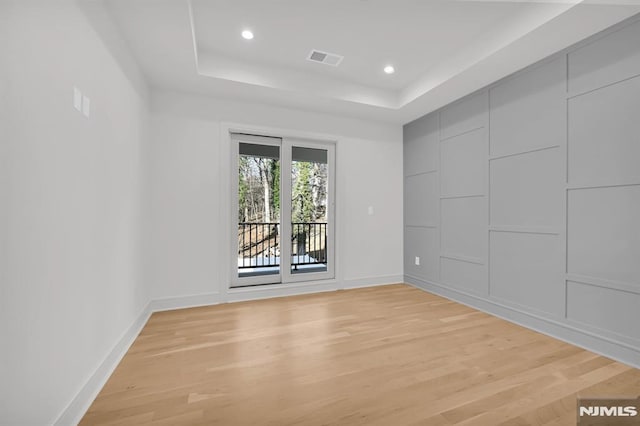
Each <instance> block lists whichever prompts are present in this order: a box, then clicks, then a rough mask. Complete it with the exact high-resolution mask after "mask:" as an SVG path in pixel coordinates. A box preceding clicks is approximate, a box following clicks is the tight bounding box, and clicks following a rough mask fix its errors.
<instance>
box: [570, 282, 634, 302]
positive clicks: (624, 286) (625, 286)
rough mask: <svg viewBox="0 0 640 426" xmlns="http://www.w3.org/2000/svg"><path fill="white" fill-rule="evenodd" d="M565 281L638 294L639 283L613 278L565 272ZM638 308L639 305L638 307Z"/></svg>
mask: <svg viewBox="0 0 640 426" xmlns="http://www.w3.org/2000/svg"><path fill="white" fill-rule="evenodd" d="M567 281H573V282H577V283H580V284H586V285H592V286H596V287H601V288H606V289H611V290H618V291H625V292H628V293H633V294H640V283H636V284H634V283H626V282H622V281H615V280H605V279H602V278H595V277H588V276H585V275H580V274H567ZM638 309H640V307H638Z"/></svg>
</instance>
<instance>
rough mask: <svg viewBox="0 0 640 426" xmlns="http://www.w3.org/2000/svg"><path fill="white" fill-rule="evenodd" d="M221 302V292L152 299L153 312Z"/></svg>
mask: <svg viewBox="0 0 640 426" xmlns="http://www.w3.org/2000/svg"><path fill="white" fill-rule="evenodd" d="M220 302H221V297H220V293H218V292H215V293H204V294H191V295H188V296H179V297H166V298H162V299H153V300H152V301H151V312H163V311H173V310H175V309H186V308H197V307H199V306H212V305H217V304H219V303H220Z"/></svg>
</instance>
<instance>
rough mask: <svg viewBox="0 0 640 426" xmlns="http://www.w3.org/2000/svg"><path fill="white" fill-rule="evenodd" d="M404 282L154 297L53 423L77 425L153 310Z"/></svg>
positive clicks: (387, 279)
mask: <svg viewBox="0 0 640 426" xmlns="http://www.w3.org/2000/svg"><path fill="white" fill-rule="evenodd" d="M401 282H403V277H402V275H388V276H381V277H369V278H358V279H350V280H345V281H344V282H343V283H342V284H340V283H339V282H338V281H336V280H330V281H324V282H322V281H318V282H307V283H295V284H283V285H274V286H272V287H245V288H238V289H231V290H229V291H228V292H227V294H221V293H218V292H216V293H205V294H195V295H188V296H180V297H169V298H162V299H154V300H152V301H151V302H149V303H148V304H147V306H146V307H145V308H144V310H143V311H142V312H141V313H140V315H139V316H138V318H137V319H136V320H135V321H134V323H133V324H132V325H131V327H129V329H128V330H127V331H126V332H125V333H124V335H123V336H122V337H121V338H120V340H119V341H118V343H116V345H115V346H114V348H113V349H112V350H111V352H109V354H108V355H107V356H106V358H105V359H104V361H103V362H102V363H101V364H100V366H99V367H98V368H97V369H96V371H95V372H94V373H93V375H92V376H91V377H90V378H89V380H88V381H87V383H85V385H84V386H83V387H82V389H81V390H80V391H79V392H78V394H77V395H76V396H75V397H74V398H73V400H72V401H71V403H70V404H69V405H68V406H67V408H66V409H65V410H64V411H63V412H62V414H61V415H60V416H59V417H58V419H57V420H56V422H55V423H54V425H55V426H73V425H77V424H78V423H79V422H80V420H81V419H82V417H83V416H84V414H85V413H86V412H87V410H88V409H89V407H90V406H91V404H92V403H93V400H94V399H95V398H96V396H98V393H100V390H101V389H102V387H103V386H104V385H105V383H106V382H107V380H108V379H109V377H110V376H111V374H113V372H114V371H115V369H116V367H117V366H118V364H119V363H120V361H121V360H122V358H123V357H124V355H125V354H126V353H127V351H128V350H129V347H130V346H131V344H132V343H133V342H134V341H135V339H136V337H138V334H140V332H141V331H142V328H143V327H144V326H145V324H146V323H147V321H148V320H149V317H150V316H151V314H152V313H154V312H162V311H169V310H174V309H185V308H193V307H198V306H211V305H217V304H219V303H227V302H242V301H248V300H258V299H267V298H272V297H285V296H295V295H301V294H310V293H320V292H327V291H336V290H340V289H343V288H344V289H352V288H361V287H373V286H380V285H387V284H396V283H401Z"/></svg>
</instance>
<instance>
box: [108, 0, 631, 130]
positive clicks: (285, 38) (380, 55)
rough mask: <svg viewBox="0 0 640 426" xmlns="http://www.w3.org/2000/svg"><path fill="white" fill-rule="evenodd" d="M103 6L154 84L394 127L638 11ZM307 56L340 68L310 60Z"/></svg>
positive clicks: (396, 1) (553, 0)
mask: <svg viewBox="0 0 640 426" xmlns="http://www.w3.org/2000/svg"><path fill="white" fill-rule="evenodd" d="M105 3H107V5H108V7H109V9H110V11H111V12H112V14H113V17H114V19H115V21H116V23H117V24H118V26H119V27H120V29H121V30H122V32H123V35H124V38H125V40H126V41H127V42H128V43H129V45H130V47H131V48H132V50H133V52H134V54H135V56H136V57H137V59H138V61H139V63H140V65H141V67H142V70H143V72H144V73H145V74H146V76H147V78H148V79H149V80H150V82H151V84H152V85H153V86H158V87H163V88H169V89H176V90H184V91H189V92H195V93H204V94H211V95H215V96H219V97H228V98H234V99H240V100H245V101H252V102H260V103H267V104H273V105H278V106H285V107H293V108H303V109H309V110H314V111H322V112H331V113H334V114H344V115H348V116H355V117H361V118H367V119H375V120H382V121H387V122H395V123H406V122H409V121H411V120H413V119H415V118H417V117H419V116H421V115H423V114H425V113H428V112H430V111H431V110H434V109H436V108H439V107H441V106H443V105H445V104H446V103H449V102H451V101H453V100H455V99H457V98H459V97H461V96H464V95H465V94H467V93H469V92H472V91H474V90H477V89H479V88H481V87H483V86H484V85H486V84H488V83H491V82H493V81H495V80H497V79H499V78H502V77H504V76H506V75H508V74H510V73H512V72H514V71H517V70H519V69H521V68H523V67H525V66H527V65H529V64H531V63H533V62H535V61H537V60H539V59H542V58H544V57H545V56H548V55H549V54H552V53H554V52H556V51H558V50H561V49H563V48H565V47H567V46H569V45H571V44H573V43H575V42H577V41H579V40H581V39H583V38H585V37H587V36H589V35H591V34H593V33H595V32H597V31H600V30H602V29H604V28H606V27H608V26H610V25H613V24H614V23H617V22H619V21H621V20H623V19H625V18H627V17H629V16H631V15H633V14H635V13H638V12H640V6H639V5H638V3H639V2H637V1H631V0H626V1H615V2H614V1H607V0H600V1H597V2H586V1H585V2H580V1H578V0H573V1H562V0H542V1H535V2H533V1H527V0H494V1H485V0H191V1H189V0H105ZM246 28H248V29H251V30H252V31H253V32H254V34H255V38H254V39H253V40H250V41H247V40H244V39H243V38H242V37H241V36H240V33H241V31H242V30H243V29H246ZM312 49H318V50H321V51H325V52H330V53H336V54H338V55H342V56H344V60H343V61H342V63H341V64H340V65H339V66H338V67H331V66H327V65H322V64H317V63H313V62H310V61H307V60H306V58H307V56H308V55H309V52H310V51H311V50H312ZM387 64H393V65H394V66H395V68H396V73H395V74H393V75H387V74H385V73H384V72H383V67H384V66H385V65H387Z"/></svg>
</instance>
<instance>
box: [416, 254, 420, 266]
mask: <svg viewBox="0 0 640 426" xmlns="http://www.w3.org/2000/svg"><path fill="white" fill-rule="evenodd" d="M416 266H420V258H419V257H418V256H416Z"/></svg>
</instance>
